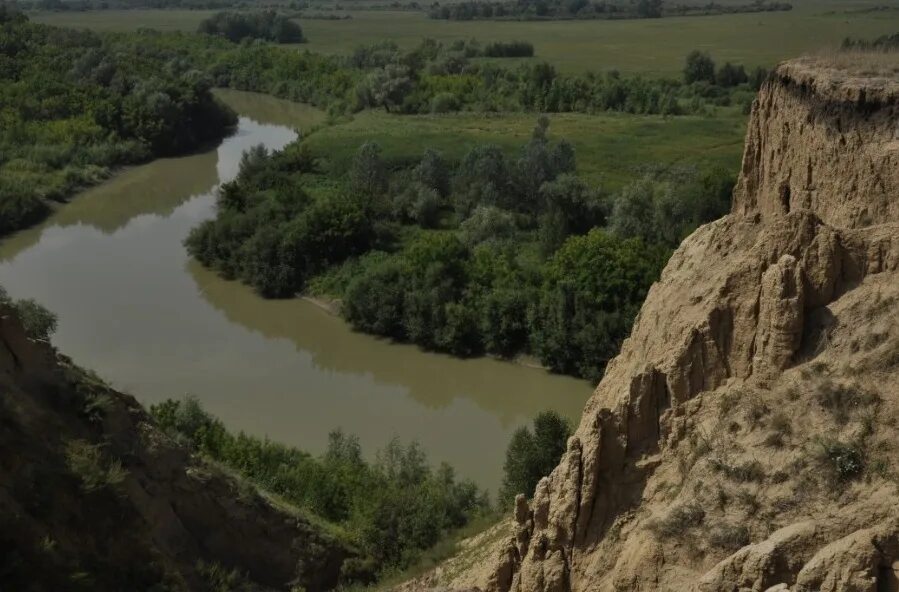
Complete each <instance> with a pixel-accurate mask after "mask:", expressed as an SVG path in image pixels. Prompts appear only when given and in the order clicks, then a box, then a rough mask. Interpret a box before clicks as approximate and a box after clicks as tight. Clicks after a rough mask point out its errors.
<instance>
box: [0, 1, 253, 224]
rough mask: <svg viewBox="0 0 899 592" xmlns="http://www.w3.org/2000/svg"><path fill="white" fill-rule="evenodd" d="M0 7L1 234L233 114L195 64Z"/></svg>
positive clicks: (194, 140) (221, 127)
mask: <svg viewBox="0 0 899 592" xmlns="http://www.w3.org/2000/svg"><path fill="white" fill-rule="evenodd" d="M168 66H169V64H168V63H167V60H165V59H156V56H152V55H150V54H147V53H142V52H140V51H139V50H138V48H136V47H134V46H129V45H127V44H122V43H118V42H117V40H116V38H114V37H108V36H102V35H97V34H94V33H89V32H86V31H72V30H66V29H57V28H53V27H47V26H42V25H35V24H32V23H29V22H28V21H27V19H26V18H25V17H24V16H22V15H21V13H18V12H16V11H14V10H12V9H10V8H9V7H8V6H6V5H0V121H2V125H0V234H2V233H8V232H11V231H14V230H17V229H19V228H22V227H24V226H26V225H29V224H32V223H35V222H37V221H39V220H40V219H41V218H43V217H44V216H45V215H47V213H48V212H49V211H50V205H49V203H51V202H54V201H63V200H65V199H66V198H67V197H69V196H70V195H71V194H72V193H73V192H75V191H76V190H78V189H79V188H82V187H85V186H88V185H91V184H94V183H97V182H99V181H100V180H102V179H104V178H106V177H107V176H108V175H109V174H110V171H111V170H112V169H113V168H115V167H118V166H122V165H126V164H133V163H137V162H143V161H146V160H149V159H151V158H153V157H157V156H170V155H174V154H181V153H184V152H187V151H190V150H194V149H196V148H198V147H200V146H203V145H205V144H207V143H209V142H212V141H215V140H218V139H220V138H221V137H222V136H224V135H225V134H226V133H228V130H229V129H231V128H232V126H233V125H234V124H236V122H237V117H236V115H235V114H234V113H233V112H232V111H231V110H230V109H228V108H227V107H225V106H224V105H223V104H221V103H219V102H218V101H216V100H215V98H214V97H213V96H212V94H211V93H210V88H211V79H210V78H209V77H208V76H207V75H205V74H203V73H202V72H200V71H199V70H196V69H194V68H192V67H190V66H187V65H185V66H182V67H181V68H179V69H175V68H171V67H168Z"/></svg>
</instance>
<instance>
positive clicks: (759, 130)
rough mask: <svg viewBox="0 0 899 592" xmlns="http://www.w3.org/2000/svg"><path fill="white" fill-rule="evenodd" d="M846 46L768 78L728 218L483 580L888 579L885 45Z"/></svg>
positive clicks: (893, 318) (807, 586) (898, 104)
mask: <svg viewBox="0 0 899 592" xmlns="http://www.w3.org/2000/svg"><path fill="white" fill-rule="evenodd" d="M852 59H853V61H855V62H856V63H855V65H854V66H853V67H852V68H849V69H846V68H842V69H841V68H840V67H836V66H834V65H833V62H834V60H835V59H834V58H805V59H802V60H796V61H792V62H788V63H785V64H782V65H781V66H779V67H778V68H777V69H776V71H775V73H774V75H773V76H772V77H771V78H770V79H769V81H768V82H767V83H766V84H765V86H764V88H763V89H762V90H761V92H760V95H759V97H758V99H757V101H756V102H755V104H754V106H753V110H752V115H751V121H750V124H749V131H748V135H747V140H746V148H745V153H744V157H743V167H742V172H741V176H740V179H739V181H738V185H737V188H736V190H735V194H734V202H733V211H732V213H731V214H730V215H728V216H726V217H725V218H723V219H721V220H718V221H716V222H713V223H711V224H708V225H706V226H703V227H701V228H700V229H698V230H697V231H696V232H695V233H694V234H693V235H691V236H690V237H689V238H688V239H686V240H685V241H684V243H683V244H682V245H681V246H680V248H679V249H678V250H677V252H676V253H675V254H674V255H673V256H672V258H671V260H670V262H669V263H668V265H667V267H666V268H665V270H664V272H663V274H662V276H661V279H660V281H659V282H658V283H657V284H656V285H654V286H653V287H652V289H651V290H650V292H649V294H648V296H647V299H646V302H645V304H644V305H643V308H642V310H641V312H640V314H639V316H638V318H637V320H636V323H635V325H634V328H633V332H632V334H631V336H630V338H629V339H627V340H626V341H625V343H624V344H623V346H622V349H621V352H620V355H619V356H618V357H617V358H616V359H615V360H614V361H613V362H612V363H611V364H610V365H609V366H608V369H607V371H606V374H605V376H604V378H603V380H602V381H601V382H600V384H599V386H598V387H597V389H596V392H595V393H594V395H593V397H592V398H591V399H590V401H589V402H588V404H587V406H586V409H585V410H584V414H583V418H582V420H581V422H580V425H579V427H578V428H577V430H576V433H575V434H574V436H573V437H572V438H571V439H570V440H569V442H568V448H567V452H566V453H565V454H564V456H563V458H562V460H561V462H560V464H559V466H558V467H557V468H556V469H555V470H554V471H553V472H552V474H551V475H550V476H548V477H546V478H544V479H543V480H542V481H541V482H540V483H539V485H538V486H537V488H536V491H535V492H534V495H533V499H532V500H531V501H530V503H527V502H525V501H524V499H523V498H522V499H520V500H519V501H518V507H517V508H516V511H515V525H514V527H513V529H514V532H513V533H512V534H511V535H510V536H509V537H508V538H507V540H506V541H505V542H504V543H502V544H499V545H497V546H496V548H495V549H492V550H490V553H491V554H492V555H493V556H494V562H495V569H494V576H493V577H491V578H487V579H484V581H483V582H482V583H481V586H482V587H484V588H487V589H490V590H495V591H497V592H508V591H510V590H511V591H512V592H563V591H564V592H567V591H569V590H577V591H580V590H591V591H607V590H608V591H612V590H627V591H642V590H645V591H647V592H648V591H661V590H671V591H675V590H676V591H683V590H702V591H733V592H736V591H749V590H752V591H760V592H761V591H764V590H769V591H770V590H794V591H800V590H801V591H803V592H804V591H811V590H834V591H836V590H840V591H847V592H848V591H858V592H862V591H865V592H868V591H870V592H874V591H886V590H889V591H896V590H899V583H897V582H899V581H897V576H896V569H897V566H899V551H897V547H896V537H897V535H899V528H897V522H896V520H897V518H899V504H897V503H896V500H897V499H899V497H897V494H899V486H897V483H899V479H897V470H899V436H897V435H896V432H895V422H896V419H897V417H899V415H897V412H899V56H897V59H896V62H897V63H896V64H894V65H893V66H892V67H889V68H885V69H881V70H880V72H881V73H882V75H881V74H875V75H872V74H871V73H870V72H869V71H866V70H865V69H864V63H863V62H864V59H863V56H860V57H859V58H858V60H856V58H852ZM836 61H840V60H836ZM881 61H882V60H881V58H878V67H880V65H881ZM853 68H854V69H853ZM450 585H451V582H450Z"/></svg>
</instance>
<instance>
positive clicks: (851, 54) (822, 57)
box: [799, 49, 899, 87]
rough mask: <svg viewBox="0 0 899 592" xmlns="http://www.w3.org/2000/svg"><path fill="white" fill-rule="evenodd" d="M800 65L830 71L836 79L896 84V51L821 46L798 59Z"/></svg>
mask: <svg viewBox="0 0 899 592" xmlns="http://www.w3.org/2000/svg"><path fill="white" fill-rule="evenodd" d="M799 61H800V62H801V63H802V64H803V65H806V66H808V67H810V68H816V69H822V68H823V69H827V70H829V71H831V75H832V77H833V78H834V79H835V81H837V82H843V81H844V80H845V79H846V78H847V77H848V78H869V79H884V80H885V81H887V82H886V84H887V85H888V86H896V87H899V50H896V49H885V50H881V51H878V50H860V49H822V50H819V51H817V52H814V53H811V54H808V55H805V56H803V57H802V58H800V60H799Z"/></svg>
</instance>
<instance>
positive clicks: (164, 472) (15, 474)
mask: <svg viewBox="0 0 899 592" xmlns="http://www.w3.org/2000/svg"><path fill="white" fill-rule="evenodd" d="M352 555H353V551H352V550H351V549H350V548H349V547H348V546H347V545H346V544H345V543H343V542H341V541H340V540H338V539H336V538H335V537H334V536H332V535H330V534H327V533H325V532H324V531H323V530H322V529H321V527H319V526H317V525H314V524H312V523H310V522H309V521H308V520H307V519H305V518H303V517H302V516H299V515H297V514H296V513H294V512H292V511H291V510H290V509H289V508H287V507H285V506H283V505H281V504H276V503H274V502H272V501H271V500H269V499H267V498H264V497H262V496H261V495H260V494H259V493H258V492H257V491H256V490H255V489H254V488H253V487H251V486H249V485H246V484H243V483H241V482H239V481H238V480H236V479H235V478H232V477H230V476H228V475H226V474H224V473H223V472H222V470H220V469H218V468H216V467H213V466H211V465H209V464H207V463H205V462H203V461H202V460H201V459H199V458H196V457H195V456H193V455H192V454H190V452H189V451H187V450H186V449H185V448H183V447H182V446H180V445H178V444H177V443H176V442H174V441H173V440H172V439H171V438H169V437H168V436H167V435H165V434H163V433H162V432H161V431H160V430H159V429H158V428H157V427H156V426H155V424H154V422H153V420H152V419H151V418H150V417H149V416H148V415H147V413H146V412H145V411H144V410H143V409H142V408H141V406H140V405H139V404H138V403H137V402H136V401H135V400H134V399H133V398H132V397H130V396H128V395H124V394H121V393H119V392H116V391H115V390H113V389H111V388H109V387H108V386H106V385H104V384H103V383H102V382H100V381H99V380H97V379H96V378H93V377H92V376H91V375H90V374H88V373H85V372H84V371H83V370H81V369H79V368H77V367H76V366H74V365H73V364H72V363H71V362H70V361H69V360H68V359H67V358H65V357H64V356H61V355H59V354H58V353H57V352H56V351H55V350H54V349H53V348H52V347H51V346H50V345H49V344H47V343H45V342H37V341H33V340H31V339H29V338H28V337H26V335H25V333H24V331H23V329H22V326H21V324H20V323H19V320H18V319H17V317H16V315H15V313H14V311H13V309H12V308H11V307H9V306H7V305H5V304H0V581H2V585H0V587H2V588H3V589H4V590H7V589H8V590H21V591H29V590H36V591H37V590H171V591H175V590H206V589H240V590H288V589H293V588H294V587H301V588H302V589H305V590H309V591H314V590H324V589H331V588H333V587H334V586H336V585H337V583H338V579H339V575H340V569H341V565H342V563H343V561H344V560H345V559H346V558H348V557H351V556H352Z"/></svg>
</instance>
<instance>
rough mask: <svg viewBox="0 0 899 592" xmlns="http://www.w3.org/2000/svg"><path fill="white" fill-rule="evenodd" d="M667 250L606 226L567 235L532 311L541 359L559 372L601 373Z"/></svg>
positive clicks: (593, 377)
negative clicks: (609, 230)
mask: <svg viewBox="0 0 899 592" xmlns="http://www.w3.org/2000/svg"><path fill="white" fill-rule="evenodd" d="M668 254H669V251H668V249H666V248H665V247H662V246H658V245H652V244H645V243H644V242H643V241H642V240H641V239H639V238H629V239H621V238H618V237H616V236H614V235H612V234H610V233H608V232H606V231H604V230H601V229H594V230H591V231H590V232H589V233H588V234H586V235H584V236H573V237H571V238H569V239H568V240H567V241H565V243H564V244H563V245H562V247H561V248H560V249H559V250H558V251H557V252H556V253H555V254H554V255H553V257H552V259H551V260H550V262H549V264H548V267H547V270H546V273H545V276H544V278H545V279H544V280H543V285H542V287H541V290H540V299H539V301H538V303H537V305H536V307H535V308H534V309H532V313H531V318H530V325H531V326H532V327H533V330H532V341H533V347H534V351H535V353H536V354H537V355H538V356H539V357H540V359H541V361H543V363H544V364H546V365H547V366H549V367H550V368H551V369H553V370H555V371H557V372H564V373H569V374H575V375H578V376H585V377H588V378H591V379H596V378H598V377H599V376H601V374H602V372H603V370H604V368H605V364H606V363H607V362H608V361H609V360H611V359H612V357H614V356H615V355H616V354H617V353H618V348H619V346H620V344H621V341H623V340H624V338H625V337H626V336H627V334H628V333H629V332H630V328H631V324H632V323H633V319H634V317H635V316H636V314H637V311H638V310H639V307H640V305H641V304H642V303H643V300H644V298H645V297H646V292H647V290H648V289H649V286H650V284H652V282H653V281H654V280H655V279H656V278H657V277H658V275H659V273H660V272H661V269H662V266H663V265H664V264H665V262H666V260H667V258H668Z"/></svg>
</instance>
